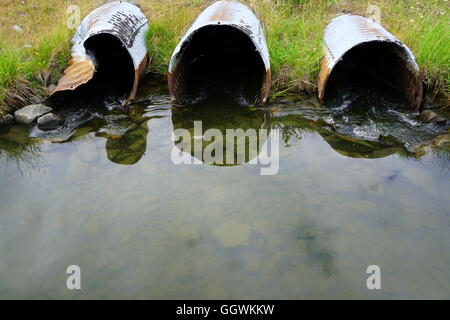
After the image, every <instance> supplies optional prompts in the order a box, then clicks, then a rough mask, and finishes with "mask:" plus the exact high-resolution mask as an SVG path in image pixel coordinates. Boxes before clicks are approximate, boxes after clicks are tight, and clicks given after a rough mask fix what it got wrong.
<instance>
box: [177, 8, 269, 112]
mask: <svg viewBox="0 0 450 320" xmlns="http://www.w3.org/2000/svg"><path fill="white" fill-rule="evenodd" d="M168 83H169V91H170V94H171V96H172V98H173V100H174V101H175V102H176V103H177V104H180V105H193V104H196V103H198V102H201V101H203V100H206V99H207V98H209V97H212V96H221V95H225V96H230V97H231V98H233V100H234V101H236V102H237V103H239V104H241V105H260V104H263V103H265V102H266V100H267V97H268V95H269V89H270V62H269V53H268V50H267V45H266V40H265V37H264V31H263V27H262V25H261V23H260V21H259V20H258V18H257V17H256V15H255V14H254V12H253V11H252V10H251V9H250V8H248V7H247V6H245V5H243V4H241V3H239V2H234V1H218V2H216V3H214V4H212V5H211V6H210V7H208V8H206V9H205V10H204V11H203V12H202V13H201V14H200V15H199V16H198V18H197V19H196V20H195V22H194V24H193V25H192V26H191V27H190V29H189V30H188V31H187V33H186V34H185V35H184V37H183V38H182V39H181V42H180V43H179V44H178V46H177V47H176V49H175V51H174V53H173V55H172V58H171V60H170V66H169V72H168Z"/></svg>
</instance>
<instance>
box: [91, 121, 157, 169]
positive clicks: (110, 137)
mask: <svg viewBox="0 0 450 320" xmlns="http://www.w3.org/2000/svg"><path fill="white" fill-rule="evenodd" d="M127 122H128V121H127ZM97 135H98V136H104V137H105V138H106V139H107V141H106V146H105V148H106V154H107V156H108V160H110V161H111V162H114V163H117V164H123V165H133V164H135V163H137V162H139V160H140V159H141V158H142V156H143V155H144V154H145V150H146V148H147V135H148V128H147V122H146V121H144V122H142V123H133V122H129V125H128V126H127V127H126V132H125V133H124V134H122V135H114V134H101V133H100V134H97Z"/></svg>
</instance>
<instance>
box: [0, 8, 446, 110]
mask: <svg viewBox="0 0 450 320" xmlns="http://www.w3.org/2000/svg"><path fill="white" fill-rule="evenodd" d="M51 1H54V2H55V6H58V7H57V8H58V9H57V10H56V9H52V8H53V6H48V5H47V6H43V7H42V8H40V11H39V16H38V17H37V18H36V19H38V20H39V21H40V22H37V24H38V25H39V26H40V28H33V26H34V25H33V21H30V19H27V20H24V21H23V22H22V23H24V24H28V25H27V28H28V29H29V30H33V31H32V32H35V33H36V34H32V35H31V38H32V39H31V40H29V41H33V48H31V49H26V48H23V47H22V46H23V43H24V41H25V40H23V39H20V40H16V38H14V37H13V36H11V35H9V34H10V33H11V32H12V31H10V30H9V31H8V30H6V29H4V30H1V31H0V105H1V104H2V101H3V100H4V97H5V94H6V92H8V90H10V89H11V88H12V87H14V83H15V82H16V81H18V80H19V79H25V80H27V81H31V83H33V85H36V86H39V85H42V74H43V73H44V74H47V76H48V77H50V78H49V79H50V80H51V81H53V80H56V76H57V75H58V74H59V73H60V72H61V70H62V68H63V67H64V66H65V64H66V61H67V60H68V58H69V53H70V43H69V40H70V37H71V35H72V33H73V31H70V30H68V29H67V28H64V27H63V28H61V27H60V26H61V22H62V20H63V18H64V17H65V16H64V15H65V4H64V3H62V2H58V1H56V0H51ZM100 2H101V1H97V2H95V3H94V2H90V1H86V0H73V1H71V2H70V4H80V5H81V7H82V12H83V14H86V13H87V12H89V10H91V9H92V8H93V7H95V5H97V4H99V3H100ZM213 2H214V1H211V0H195V1H193V0H191V1H189V0H172V1H166V0H152V1H138V4H139V5H140V6H141V8H142V10H143V11H144V13H145V14H146V15H147V16H148V17H149V20H150V26H151V27H150V30H149V32H148V34H147V44H148V48H149V54H150V58H151V63H150V66H149V71H151V72H153V73H155V74H157V75H160V76H165V75H166V72H167V69H168V64H169V59H170V57H171V55H172V52H173V50H174V49H175V46H176V45H177V43H178V42H179V40H180V38H181V37H182V35H183V34H184V33H185V32H186V31H187V29H188V27H189V26H190V25H191V23H192V22H193V21H194V20H195V18H196V16H197V15H198V14H199V13H200V12H201V11H202V10H203V9H204V8H206V7H207V6H208V5H210V4H211V3H213ZM242 2H244V3H246V4H248V5H250V6H251V7H252V8H254V9H255V11H256V12H257V14H258V15H259V16H260V19H261V21H262V22H263V24H264V27H265V33H266V39H267V44H268V47H269V52H270V56H271V67H272V79H273V85H272V96H278V95H282V94H285V93H287V92H295V91H297V92H298V91H308V92H309V93H310V94H315V90H316V81H317V74H318V72H319V62H320V59H321V57H322V54H323V51H322V36H323V29H324V27H325V26H326V24H327V23H328V22H329V21H330V20H331V19H332V18H333V17H334V16H336V15H337V14H340V13H354V14H360V15H366V11H367V7H368V5H369V4H371V5H377V6H379V7H380V9H381V23H382V25H383V26H384V27H385V28H386V29H387V30H389V31H390V32H391V33H393V34H395V35H396V36H397V37H398V38H399V39H400V40H402V41H403V42H404V43H405V44H406V45H408V46H409V48H410V49H411V50H412V51H413V53H414V54H415V57H416V60H417V62H418V64H419V66H420V67H421V70H422V72H423V74H424V80H425V81H426V83H427V84H428V86H429V88H431V89H432V90H433V91H434V92H435V93H439V94H441V95H444V97H445V98H446V99H447V100H448V95H449V85H450V83H449V79H450V70H449V69H450V68H449V61H450V56H449V55H450V41H449V28H448V27H449V25H448V21H449V18H450V17H449V11H448V3H447V2H446V1H445V0H427V1H419V0H415V1H414V0H411V1H404V0H392V1H391V0H373V1H365V0H363V1H356V0H346V1H344V0H291V1H288V0H284V1H283V0H244V1H242ZM22 6H30V5H28V4H27V3H25V4H22ZM10 10H12V11H13V10H14V8H9V7H7V8H6V13H7V14H6V16H8V17H9V18H8V19H10V20H11V19H13V18H14V17H15V15H14V12H12V11H11V12H10ZM20 10H22V11H24V12H29V13H30V14H33V12H34V11H35V10H34V9H32V8H28V7H26V8H22V7H21V8H20ZM8 14H9V15H8ZM59 16H61V17H60V19H57V18H56V17H59ZM4 17H5V16H3V17H2V18H0V20H1V19H5V18H4ZM0 22H2V25H3V24H5V25H13V24H14V22H13V20H11V21H9V20H8V21H6V22H5V23H4V22H3V21H0ZM44 25H45V26H46V28H42V26H44ZM55 26H59V27H55ZM27 28H25V29H27ZM41 29H42V30H46V31H45V32H44V31H41ZM41 32H42V34H41ZM2 39H6V40H2ZM50 80H49V81H50ZM0 109H1V108H0Z"/></svg>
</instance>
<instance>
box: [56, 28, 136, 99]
mask: <svg viewBox="0 0 450 320" xmlns="http://www.w3.org/2000/svg"><path fill="white" fill-rule="evenodd" d="M84 47H85V49H86V52H87V55H88V56H89V57H91V59H92V60H93V62H94V64H95V66H96V69H95V73H94V76H93V78H92V79H91V80H89V81H88V82H87V83H85V84H82V85H80V86H79V87H77V88H75V89H74V90H66V91H61V92H57V93H56V94H55V95H56V96H57V97H55V100H54V101H58V102H61V101H65V102H66V101H67V100H70V101H71V100H75V101H78V100H79V99H83V100H85V99H89V100H90V101H95V103H98V102H99V101H103V100H104V99H105V98H107V99H110V98H112V99H113V100H114V99H115V98H126V97H127V96H128V95H129V93H130V91H131V90H132V88H133V84H134V77H135V71H134V64H133V60H132V58H131V56H130V54H129V53H128V51H127V49H126V48H125V47H124V46H123V44H122V42H121V41H120V40H119V39H118V38H117V37H116V36H114V35H112V34H107V33H101V34H97V35H94V36H92V37H90V38H89V39H87V40H86V41H85V43H84ZM97 100H98V101H97Z"/></svg>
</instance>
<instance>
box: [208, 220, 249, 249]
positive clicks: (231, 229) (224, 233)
mask: <svg viewBox="0 0 450 320" xmlns="http://www.w3.org/2000/svg"><path fill="white" fill-rule="evenodd" d="M251 230H252V229H251V228H250V227H249V226H248V225H246V224H243V223H241V222H239V221H234V220H230V221H227V222H225V223H224V224H222V225H221V226H220V227H219V228H218V229H216V230H215V232H214V235H215V237H216V239H217V240H218V241H219V242H220V243H221V244H222V246H224V247H225V248H229V247H238V246H244V245H247V244H248V241H249V238H250V232H251Z"/></svg>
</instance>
